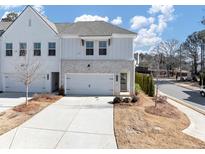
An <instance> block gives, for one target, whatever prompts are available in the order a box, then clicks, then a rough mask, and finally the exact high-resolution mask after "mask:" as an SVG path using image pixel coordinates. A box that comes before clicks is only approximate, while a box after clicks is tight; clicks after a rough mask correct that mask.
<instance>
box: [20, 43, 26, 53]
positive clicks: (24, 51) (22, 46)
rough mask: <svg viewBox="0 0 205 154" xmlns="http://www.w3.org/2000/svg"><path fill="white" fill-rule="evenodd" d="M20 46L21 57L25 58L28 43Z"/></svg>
mask: <svg viewBox="0 0 205 154" xmlns="http://www.w3.org/2000/svg"><path fill="white" fill-rule="evenodd" d="M19 46H20V51H19V56H25V55H26V48H27V44H26V43H20V44H19Z"/></svg>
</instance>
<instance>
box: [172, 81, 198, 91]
mask: <svg viewBox="0 0 205 154" xmlns="http://www.w3.org/2000/svg"><path fill="white" fill-rule="evenodd" d="M172 83H174V84H175V85H177V86H180V87H183V88H187V89H190V90H200V86H195V85H190V84H188V83H183V82H172Z"/></svg>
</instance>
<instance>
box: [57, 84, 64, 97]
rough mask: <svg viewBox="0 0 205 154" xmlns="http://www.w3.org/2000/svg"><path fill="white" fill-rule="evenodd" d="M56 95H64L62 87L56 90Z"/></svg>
mask: <svg viewBox="0 0 205 154" xmlns="http://www.w3.org/2000/svg"><path fill="white" fill-rule="evenodd" d="M58 95H61V96H64V95H65V90H64V88H63V86H61V87H60V88H59V90H58Z"/></svg>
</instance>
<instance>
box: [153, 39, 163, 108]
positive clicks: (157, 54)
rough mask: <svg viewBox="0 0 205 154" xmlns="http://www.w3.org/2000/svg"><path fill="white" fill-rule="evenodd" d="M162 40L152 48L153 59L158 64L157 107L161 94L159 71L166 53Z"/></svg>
mask: <svg viewBox="0 0 205 154" xmlns="http://www.w3.org/2000/svg"><path fill="white" fill-rule="evenodd" d="M161 45H162V42H161V43H159V44H157V45H156V46H155V47H153V48H152V49H151V53H152V54H153V60H154V63H155V65H156V68H157V71H156V93H155V107H156V106H157V100H158V96H159V73H160V65H161V64H162V63H163V61H164V60H163V59H164V58H163V57H164V53H163V52H162V50H160V49H161Z"/></svg>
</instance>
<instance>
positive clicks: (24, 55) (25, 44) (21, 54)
mask: <svg viewBox="0 0 205 154" xmlns="http://www.w3.org/2000/svg"><path fill="white" fill-rule="evenodd" d="M21 44H25V45H26V48H25V49H21ZM21 51H25V55H22V54H21ZM26 54H27V43H26V42H20V43H19V56H26Z"/></svg>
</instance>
